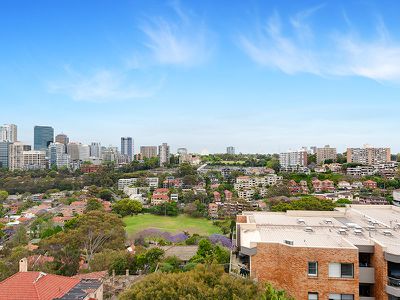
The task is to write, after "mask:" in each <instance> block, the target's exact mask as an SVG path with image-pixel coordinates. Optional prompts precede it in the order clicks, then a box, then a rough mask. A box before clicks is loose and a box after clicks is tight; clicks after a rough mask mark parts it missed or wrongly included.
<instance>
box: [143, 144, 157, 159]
mask: <svg viewBox="0 0 400 300" xmlns="http://www.w3.org/2000/svg"><path fill="white" fill-rule="evenodd" d="M140 156H141V157H142V159H144V158H152V157H157V146H141V147H140Z"/></svg>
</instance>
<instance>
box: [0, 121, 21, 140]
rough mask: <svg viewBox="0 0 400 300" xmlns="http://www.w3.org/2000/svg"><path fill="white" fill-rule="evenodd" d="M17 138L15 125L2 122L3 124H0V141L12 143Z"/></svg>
mask: <svg viewBox="0 0 400 300" xmlns="http://www.w3.org/2000/svg"><path fill="white" fill-rule="evenodd" d="M17 140H18V137H17V125H14V124H4V125H3V126H0V142H11V143H14V142H16V141H17Z"/></svg>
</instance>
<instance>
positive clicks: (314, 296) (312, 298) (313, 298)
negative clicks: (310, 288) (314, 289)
mask: <svg viewBox="0 0 400 300" xmlns="http://www.w3.org/2000/svg"><path fill="white" fill-rule="evenodd" d="M308 300H318V293H308Z"/></svg>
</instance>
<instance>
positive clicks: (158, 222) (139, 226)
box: [123, 214, 221, 236]
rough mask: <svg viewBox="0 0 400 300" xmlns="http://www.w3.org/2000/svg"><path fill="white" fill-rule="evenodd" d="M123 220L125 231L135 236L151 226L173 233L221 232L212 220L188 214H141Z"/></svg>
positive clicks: (204, 233)
mask: <svg viewBox="0 0 400 300" xmlns="http://www.w3.org/2000/svg"><path fill="white" fill-rule="evenodd" d="M123 220H124V223H125V225H126V227H125V231H126V232H127V233H128V235H129V236H134V235H135V234H136V233H138V232H140V231H142V230H145V229H149V228H155V229H159V230H161V231H167V232H170V233H173V234H175V233H180V232H183V231H187V232H189V233H190V234H193V233H197V234H199V235H205V236H208V235H211V234H213V233H221V230H220V228H219V227H217V226H215V225H213V222H212V221H210V220H207V219H204V218H192V217H189V216H187V215H179V216H176V217H169V216H157V215H152V214H140V215H136V216H129V217H125V218H124V219H123Z"/></svg>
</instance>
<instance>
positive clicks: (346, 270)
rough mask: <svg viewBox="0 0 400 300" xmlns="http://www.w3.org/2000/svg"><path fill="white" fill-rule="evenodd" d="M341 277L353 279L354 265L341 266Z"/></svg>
mask: <svg viewBox="0 0 400 300" xmlns="http://www.w3.org/2000/svg"><path fill="white" fill-rule="evenodd" d="M341 276H342V277H345V278H353V277H354V275H353V264H341ZM346 300H347V299H346Z"/></svg>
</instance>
